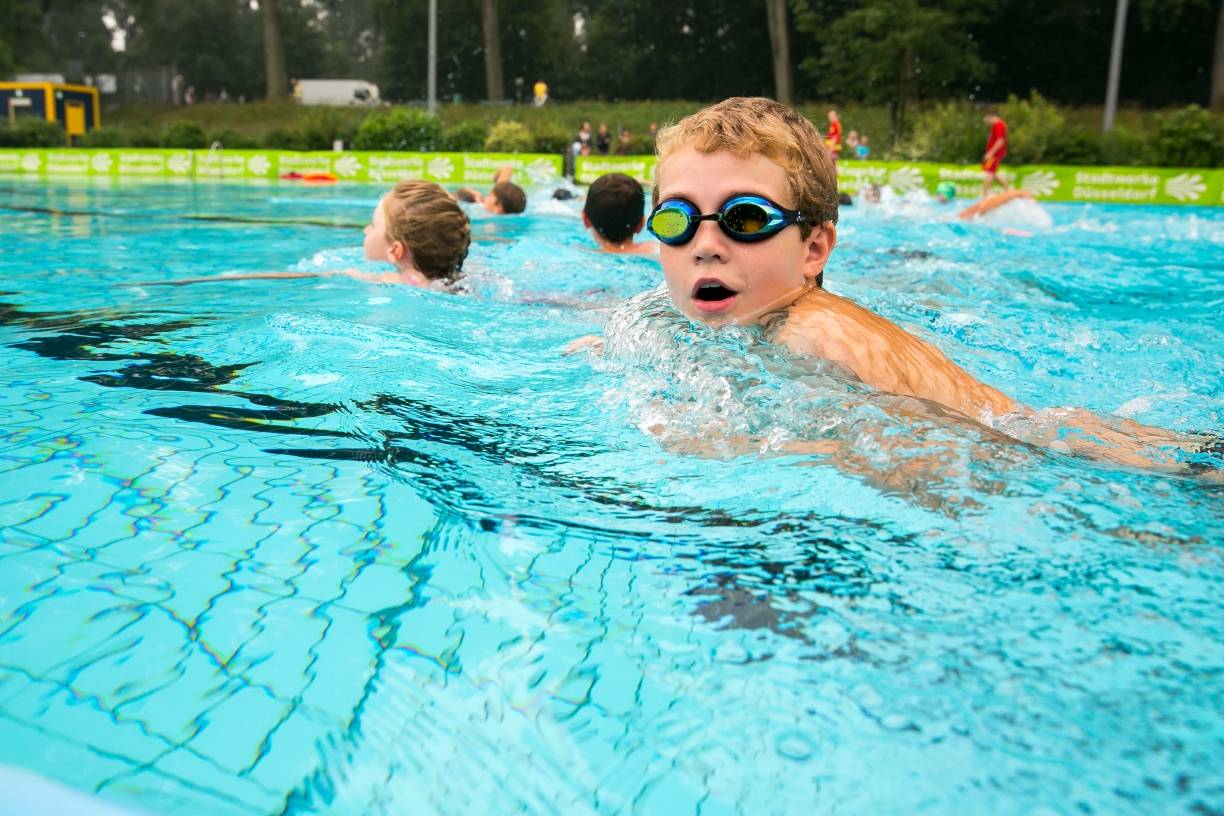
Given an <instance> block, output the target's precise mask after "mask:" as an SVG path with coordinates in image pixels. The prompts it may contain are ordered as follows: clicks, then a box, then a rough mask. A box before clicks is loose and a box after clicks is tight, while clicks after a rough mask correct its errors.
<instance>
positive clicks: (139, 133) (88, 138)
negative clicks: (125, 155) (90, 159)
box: [76, 127, 162, 147]
mask: <svg viewBox="0 0 1224 816" xmlns="http://www.w3.org/2000/svg"><path fill="white" fill-rule="evenodd" d="M161 145H162V140H161V136H159V135H158V134H157V131H155V130H153V129H152V128H148V127H134V128H126V127H100V128H98V129H96V130H91V131H89V132H88V133H86V134H85V135H84V136H80V137H78V138H77V140H76V146H77V147H161Z"/></svg>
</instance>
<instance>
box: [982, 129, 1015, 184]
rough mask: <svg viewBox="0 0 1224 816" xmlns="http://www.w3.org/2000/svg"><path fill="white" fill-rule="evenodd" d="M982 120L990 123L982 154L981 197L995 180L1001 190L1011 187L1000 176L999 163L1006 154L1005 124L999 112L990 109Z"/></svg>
mask: <svg viewBox="0 0 1224 816" xmlns="http://www.w3.org/2000/svg"><path fill="white" fill-rule="evenodd" d="M982 121H983V122H985V123H986V124H988V125H990V138H989V139H988V140H987V141H986V152H985V153H984V154H983V155H982V172H983V174H984V178H983V179H982V198H986V197H987V196H989V195H990V188H991V187H992V186H993V185H994V183H995V182H996V181H997V182H998V183H999V184H1000V185H1001V186H1002V187H1003V191H1004V192H1007V191H1008V190H1010V189H1011V185H1010V184H1008V183H1007V180H1006V179H1004V178H1003V177H1002V176H1000V175H999V174H998V173H999V164H1000V163H1001V162H1002V161H1003V157H1004V156H1006V155H1007V124H1006V123H1005V122H1004V121H1003V119H1002V118H1001V117H1000V116H999V114H998V113H997V112H996V111H995V110H993V109H991V110H988V111H987V112H986V115H985V116H983V117H982Z"/></svg>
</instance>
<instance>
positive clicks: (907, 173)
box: [888, 167, 922, 193]
mask: <svg viewBox="0 0 1224 816" xmlns="http://www.w3.org/2000/svg"><path fill="white" fill-rule="evenodd" d="M888 183H889V185H891V186H892V188H893V189H894V190H896V191H897V192H898V193H908V192H909V191H910V190H917V189H918V188H919V187H921V186H922V171H921V170H919V169H918V168H917V167H898V168H897V169H896V170H894V171H892V173H890V174H889V176H888Z"/></svg>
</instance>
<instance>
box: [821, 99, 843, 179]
mask: <svg viewBox="0 0 1224 816" xmlns="http://www.w3.org/2000/svg"><path fill="white" fill-rule="evenodd" d="M825 146H826V147H827V148H829V158H830V159H832V160H833V166H834V167H837V159H838V158H839V157H840V156H841V149H842V126H841V117H840V116H838V115H837V111H835V110H830V111H829V131H828V133H826V134H825Z"/></svg>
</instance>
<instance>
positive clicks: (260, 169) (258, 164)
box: [247, 153, 272, 176]
mask: <svg viewBox="0 0 1224 816" xmlns="http://www.w3.org/2000/svg"><path fill="white" fill-rule="evenodd" d="M271 166H272V165H270V164H268V157H267V156H265V155H264V154H262V153H256V154H255V155H254V156H252V157H251V158H249V159H247V172H249V173H251V174H252V175H256V176H266V175H268V168H270V167H271Z"/></svg>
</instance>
